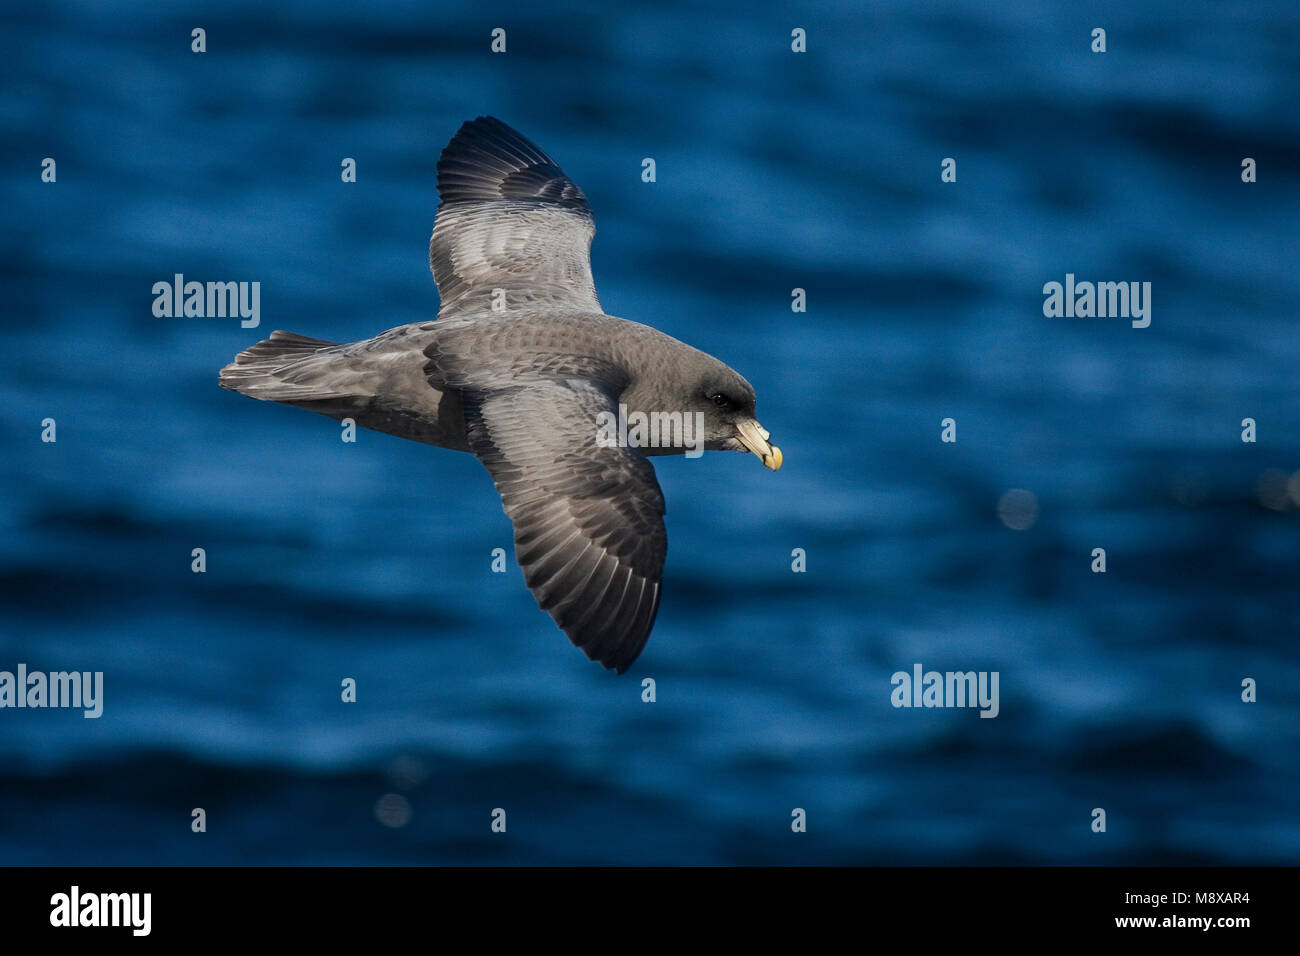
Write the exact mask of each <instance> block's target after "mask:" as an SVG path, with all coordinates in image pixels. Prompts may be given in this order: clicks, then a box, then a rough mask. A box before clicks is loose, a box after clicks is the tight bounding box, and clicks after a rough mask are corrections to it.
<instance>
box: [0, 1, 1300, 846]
mask: <svg viewBox="0 0 1300 956" xmlns="http://www.w3.org/2000/svg"><path fill="white" fill-rule="evenodd" d="M761 8H762V5H753V4H745V3H734V2H733V3H727V4H721V3H716V2H703V0H701V2H664V3H655V4H652V5H649V6H644V5H642V6H639V7H629V8H628V9H626V10H619V9H616V8H615V7H614V6H612V5H602V4H593V5H591V6H589V7H583V6H577V5H569V4H551V3H548V4H535V3H523V2H518V3H483V4H472V5H468V4H467V5H463V6H451V5H446V4H439V3H427V2H401V3H385V4H347V3H341V2H335V0H328V2H325V0H310V2H306V0H297V2H288V3H277V4H274V5H268V4H263V3H260V2H257V3H253V2H234V3H199V4H186V5H179V4H166V3H164V4H157V3H142V2H137V3H116V4H103V3H91V2H70V0H57V2H50V3H42V4H22V5H20V4H15V3H10V4H5V5H4V7H3V15H2V16H3V19H2V21H0V23H2V27H3V30H2V33H3V40H2V41H0V42H2V43H3V57H0V77H2V78H3V84H2V91H0V127H2V128H3V134H4V135H3V138H2V139H0V160H2V163H3V176H2V177H0V204H2V205H3V208H4V229H3V231H2V232H0V274H2V275H3V288H4V293H5V309H4V318H3V321H4V348H3V349H2V350H0V406H2V407H3V411H2V412H0V447H3V456H2V458H0V502H3V503H2V504H0V523H2V525H3V535H2V536H0V596H2V600H3V615H2V617H0V669H8V670H13V669H14V667H15V665H16V664H17V663H18V662H25V663H26V664H27V665H28V667H29V668H32V669H42V670H63V669H77V670H102V671H103V672H104V675H105V677H104V680H105V703H104V714H103V716H102V718H100V719H98V720H86V719H83V718H82V716H81V714H80V712H77V711H55V710H46V711H33V710H21V711H19V710H3V711H0V863H3V864H15V863H17V864H47V863H58V864H153V863H181V864H207V863H221V864H225V863H311V864H334V863H339V864H352V863H384V864H386V863H489V864H491V863H616V864H672V863H692V864H717V863H767V864H794V863H900V864H911V863H962V864H967V863H1183V862H1204V863H1261V862H1262V863H1296V862H1300V817H1298V814H1297V796H1296V795H1297V792H1300V768H1298V767H1297V759H1296V757H1297V745H1298V744H1300V653H1297V635H1298V634H1300V588H1297V568H1298V565H1297V558H1298V557H1300V473H1298V471H1297V470H1298V469H1300V442H1298V441H1297V437H1298V436H1300V402H1298V401H1297V398H1298V396H1297V388H1296V377H1297V376H1296V373H1297V369H1298V368H1300V335H1297V328H1296V321H1297V311H1298V310H1297V306H1298V305H1300V274H1298V272H1297V269H1296V261H1297V252H1298V251H1300V250H1298V248H1297V238H1300V227H1298V226H1297V219H1296V213H1297V208H1300V202H1298V200H1300V178H1298V173H1300V112H1297V110H1296V105H1295V104H1296V93H1297V81H1298V80H1300V10H1297V7H1296V5H1295V4H1294V3H1293V2H1291V0H1284V2H1276V3H1268V2H1251V3H1241V4H1222V3H1198V2H1187V0H1178V2H1173V0H1160V2H1150V0H1146V2H1142V3H1137V4H1133V3H1129V2H1118V0H1116V2H1106V3H1077V4H1052V3H1042V4H1039V3H1028V2H1013V3H999V4H982V3H958V2H932V3H899V2H893V3H881V4H856V3H848V2H812V3H805V4H801V5H799V6H798V7H797V8H791V9H787V10H784V11H780V12H777V11H770V12H769V11H765V10H763V9H761ZM1097 26H1101V27H1104V28H1105V29H1106V30H1107V46H1108V50H1107V52H1106V53H1105V54H1104V55H1100V54H1094V53H1092V52H1091V51H1090V42H1091V41H1090V33H1091V30H1092V29H1093V28H1094V27H1097ZM194 27H203V28H204V29H206V31H207V52H206V53H204V54H196V53H193V52H191V50H190V31H191V29H192V28H194ZM494 27H504V28H505V29H506V30H507V53H506V54H505V55H493V54H491V53H490V52H489V42H490V36H489V34H490V31H491V30H492V28H494ZM795 27H802V28H804V29H805V30H806V31H807V37H808V40H807V45H808V52H807V53H805V54H794V53H792V52H791V49H790V42H791V40H790V32H791V30H792V29H793V28H795ZM481 114H492V115H496V116H498V117H500V118H502V119H503V120H505V121H506V122H508V123H510V124H512V125H514V126H516V127H517V128H519V129H520V130H521V131H523V132H524V133H525V135H527V136H529V137H531V138H532V139H534V140H536V141H537V142H538V143H539V144H540V145H541V146H542V147H543V148H544V149H546V150H547V151H548V152H550V153H551V154H552V155H553V156H554V157H555V158H556V159H557V160H558V161H559V162H560V163H561V164H562V165H563V166H564V168H565V170H566V171H567V172H568V173H569V174H570V175H571V176H572V177H573V178H574V179H575V180H576V181H577V182H578V183H579V184H580V185H581V186H582V188H583V189H584V190H585V192H586V194H587V196H588V197H589V199H590V201H591V204H592V207H593V208H594V210H595V214H596V219H597V224H598V230H599V231H598V234H597V237H596V242H595V245H594V250H593V262H594V271H595V276H596V284H597V289H598V292H599V294H600V298H601V301H602V303H603V305H604V306H605V308H606V310H607V311H608V312H610V313H611V314H614V315H620V316H624V317H627V318H632V319H636V320H638V321H643V322H647V323H649V324H652V325H655V326H657V327H658V328H660V329H663V330H664V331H666V332H667V333H669V334H671V335H674V336H676V337H678V338H681V339H684V340H686V341H688V342H690V343H692V344H694V345H696V346H698V347H700V348H703V349H705V350H707V351H710V352H712V353H714V354H716V355H717V356H719V357H720V358H722V359H723V360H724V361H727V362H728V363H730V364H731V365H733V366H734V367H735V368H737V369H739V370H740V371H741V372H742V373H744V374H745V375H746V376H747V377H748V378H749V379H750V381H752V382H753V383H754V385H755V387H756V389H757V391H758V394H759V413H760V419H761V420H762V421H763V423H764V424H765V425H766V426H767V427H768V428H769V429H771V431H772V433H773V438H774V440H775V441H777V442H778V443H779V444H780V446H781V447H782V449H783V450H784V452H785V459H786V465H785V468H784V470H782V471H781V472H780V473H779V474H772V473H769V472H768V471H766V470H765V469H763V468H762V467H761V466H760V465H759V464H758V462H757V461H756V460H755V459H753V458H752V457H751V456H741V455H719V454H711V455H706V456H705V457H704V458H702V459H700V460H698V461H688V460H685V459H672V460H665V459H659V460H658V462H657V470H658V474H659V480H660V482H661V484H662V485H663V488H664V492H665V495H666V497H667V500H668V503H669V512H668V530H669V539H670V547H669V553H668V563H667V569H666V577H665V590H664V599H663V604H662V607H661V610H660V613H659V618H658V623H657V625H656V628H655V631H654V634H653V636H652V638H651V640H650V643H649V644H648V645H647V648H646V651H645V653H644V655H643V656H642V658H641V660H640V661H639V662H638V663H637V664H636V665H635V666H634V667H633V669H632V670H631V671H630V672H629V673H628V674H627V675H625V676H624V677H622V678H618V677H615V676H614V675H612V674H609V673H606V672H603V671H602V670H601V669H600V668H599V667H597V666H596V665H593V664H590V663H588V662H587V661H586V660H585V659H584V658H583V656H582V655H581V654H580V653H579V652H578V651H577V650H575V649H574V648H572V647H571V646H570V645H569V643H568V641H567V639H566V638H565V637H564V636H563V635H562V634H560V633H559V632H558V631H557V630H556V629H555V628H554V626H553V625H552V624H551V622H550V619H549V618H548V617H547V616H546V615H545V614H543V613H541V612H540V611H538V610H537V608H536V606H535V604H534V601H533V598H532V597H531V596H530V594H529V593H528V592H527V590H526V589H525V588H524V586H523V581H522V577H521V575H520V573H519V572H518V570H517V568H516V567H515V566H514V562H513V550H512V548H511V543H510V528H509V524H508V522H507V520H506V518H505V517H504V515H503V514H502V512H501V509H500V505H499V502H498V499H497V497H496V495H495V493H494V491H493V489H492V485H491V482H490V481H489V479H488V476H487V474H486V472H484V471H483V469H482V468H481V466H480V465H479V464H478V463H477V462H476V461H475V460H474V459H473V458H472V457H470V456H468V455H459V454H456V453H452V452H448V451H443V450H438V449H431V448H428V447H425V446H421V445H417V444H414V443H409V442H404V441H401V440H399V439H396V438H391V437H388V436H383V435H379V434H377V433H373V432H364V431H363V432H361V433H360V434H359V438H358V441H357V442H356V444H354V445H347V444H343V443H342V442H340V440H339V428H338V425H337V424H336V423H334V422H331V421H329V420H327V419H324V418H321V417H318V416H314V415H310V414H307V413H305V412H302V411H299V410H296V409H291V408H287V407H281V406H272V405H269V404H258V403H254V402H252V401H249V400H248V399H246V398H243V397H241V396H238V395H235V394H232V393H229V392H225V391H222V390H221V389H219V388H218V387H217V370H218V369H219V368H220V367H221V366H222V365H223V364H225V363H226V362H228V361H229V360H230V358H231V357H232V356H233V355H234V354H235V353H236V352H238V351H239V350H240V349H242V348H245V347H247V346H248V345H250V344H252V343H253V342H255V341H256V340H258V339H259V338H264V337H265V336H266V335H267V334H268V333H269V332H270V331H271V330H272V329H276V328H284V329H290V330H293V331H297V332H301V333H304V334H307V335H311V336H316V337H321V338H327V339H333V340H338V341H351V340H355V339H359V338H365V337H369V336H371V335H373V334H375V333H377V332H379V331H381V330H383V329H386V328H390V327H392V326H396V325H400V324H403V323H407V322H412V321H417V320H423V319H428V318H430V317H432V316H433V315H434V314H435V313H436V309H437V296H436V291H435V288H434V285H433V282H432V279H431V277H430V276H429V274H428V271H427V264H426V243H427V240H428V235H429V232H430V229H431V226H432V223H433V216H434V211H435V208H436V205H437V197H436V192H435V188H434V185H435V180H434V164H435V162H436V160H437V156H438V153H439V151H440V149H441V148H442V146H443V145H444V144H445V142H446V141H447V139H448V138H449V137H450V136H451V135H452V133H453V132H454V131H455V130H456V128H457V127H458V126H459V124H460V123H461V122H463V121H464V120H466V119H469V118H472V117H474V116H478V115H481ZM47 156H48V157H53V158H55V159H56V161H57V164H58V166H57V175H58V180H57V183H55V184H45V183H42V182H41V181H40V163H41V160H42V159H43V158H44V157H47ZM1248 156H1249V157H1252V158H1254V159H1256V160H1257V162H1258V168H1259V181H1258V182H1257V183H1255V184H1253V185H1247V184H1243V183H1242V181H1241V178H1240V164H1241V160H1242V158H1243V157H1248ZM344 157H353V158H355V159H356V162H357V170H358V180H357V182H356V183H355V184H343V183H342V182H341V181H340V162H341V161H342V159H343V158H344ZM645 157H653V158H654V159H655V160H656V163H657V182H655V183H653V184H647V183H643V182H642V181H641V175H640V174H641V161H642V159H643V158H645ZM944 157H953V158H955V159H957V162H958V167H957V168H958V181H957V183H955V184H942V183H941V182H940V178H939V173H940V161H941V160H942V159H943V158H944ZM1067 272H1071V273H1074V274H1075V275H1076V276H1078V278H1079V279H1081V280H1083V279H1089V280H1114V281H1150V282H1152V283H1153V296H1152V300H1153V301H1152V306H1153V308H1152V322H1151V326H1150V327H1149V328H1147V329H1134V328H1132V327H1130V325H1129V323H1128V322H1127V321H1125V320H1123V319H1098V318H1093V319H1078V318H1046V317H1044V315H1043V312H1042V304H1043V294H1042V286H1043V284H1044V283H1045V282H1049V281H1053V280H1055V281H1063V279H1064V277H1065V274H1066V273H1067ZM175 273H183V274H184V275H185V276H186V277H187V278H191V279H198V280H200V281H203V280H223V281H226V280H229V281H240V280H243V281H259V282H260V283H261V321H262V324H261V327H260V328H258V329H243V328H240V326H239V323H238V320H235V319H175V318H173V319H160V318H156V317H154V315H153V314H152V311H151V306H152V301H153V296H152V292H151V288H152V285H153V283H154V282H156V281H159V280H170V279H171V277H172V276H173V275H174V274H175ZM796 287H799V288H803V289H805V290H806V292H807V303H808V305H807V312H806V313H803V314H795V313H792V311H791V308H790V301H791V290H792V289H794V288H796ZM47 417H49V418H54V419H55V420H56V421H57V427H58V441H57V443H56V444H44V443H42V442H41V441H40V440H39V435H40V422H41V420H42V419H44V418H47ZM945 417H952V418H954V419H955V420H956V422H957V436H958V441H957V443H956V444H944V443H941V442H940V440H939V432H940V421H941V419H943V418H945ZM1247 417H1250V418H1254V419H1255V420H1256V421H1257V427H1258V441H1257V442H1256V443H1254V444H1246V443H1243V442H1242V441H1241V438H1240V434H1241V421H1242V419H1243V418H1247ZM1013 488H1021V489H1026V490H1028V491H1030V492H1032V494H1033V495H1034V496H1035V500H1036V502H1037V514H1036V520H1035V521H1034V523H1033V524H1032V526H1030V527H1028V528H1027V529H1025V530H1013V529H1011V528H1009V527H1007V525H1006V524H1005V523H1004V522H1003V521H1002V520H1000V518H999V513H998V502H999V500H1000V499H1001V498H1002V496H1003V495H1004V494H1005V493H1006V492H1007V491H1008V490H1010V489H1013ZM196 547H203V548H205V549H206V551H207V571H206V573H204V574H194V573H191V571H190V561H191V558H190V554H191V550H192V549H193V548H196ZM496 547H504V548H506V550H507V551H508V552H510V553H511V556H512V559H511V569H510V572H509V573H508V574H504V575H503V574H493V573H491V572H490V560H491V558H490V553H491V551H492V549H493V548H496ZM1097 547H1103V548H1105V549H1106V552H1107V563H1108V570H1107V572H1106V573H1105V574H1094V573H1092V572H1091V571H1090V564H1091V562H1092V557H1091V552H1092V549H1093V548H1097ZM795 548H803V549H805V551H806V554H807V572H806V573H803V574H796V573H792V571H791V560H792V558H791V552H792V550H793V549H795ZM918 662H919V663H922V664H923V665H924V666H925V667H926V668H927V669H930V668H934V669H937V670H970V669H974V670H996V671H998V672H999V673H1000V675H1001V679H1000V689H1001V712H1000V714H999V716H998V717H997V718H996V719H993V720H987V719H985V720H982V719H979V718H978V717H977V715H976V712H975V711H972V710H912V709H895V708H893V707H892V706H891V704H890V691H891V685H890V676H891V674H893V673H894V672H895V671H898V670H907V671H910V670H911V668H912V665H913V664H915V663H918ZM345 677H352V678H355V679H356V681H357V683H358V701H357V702H356V703H355V704H343V703H342V702H341V701H340V681H341V680H342V679H343V678H345ZM645 677H652V678H654V679H655V681H656V682H657V702H655V703H653V704H647V703H643V702H642V700H641V684H640V681H641V680H642V679H643V678H645ZM1246 677H1252V678H1254V679H1256V680H1257V681H1258V682H1259V692H1258V693H1259V701H1258V703H1255V704H1245V703H1242V702H1241V700H1240V693H1241V688H1240V684H1241V681H1242V679H1244V678H1246ZM385 795H389V796H387V797H386V796H385ZM392 795H396V796H392ZM194 807H203V808H204V809H205V810H206V811H207V818H208V832H207V833H206V834H202V835H198V834H194V833H191V832H190V811H191V809H192V808H194ZM496 807H502V808H505V809H506V810H507V813H508V833H507V835H505V836H501V835H494V834H492V833H491V832H490V830H489V823H490V813H491V811H492V810H493V808H496ZM796 807H799V808H804V809H805V810H806V811H807V814H808V821H809V822H808V832H807V833H805V834H798V835H797V834H794V833H792V832H791V828H790V820H791V811H792V809H793V808H796ZM1094 807H1102V808H1105V809H1106V811H1107V813H1108V832H1107V833H1106V834H1105V835H1104V836H1102V835H1098V834H1094V833H1092V832H1091V830H1090V827H1089V824H1090V821H1091V817H1090V812H1091V811H1092V809H1093V808H1094ZM381 818H382V820H381Z"/></svg>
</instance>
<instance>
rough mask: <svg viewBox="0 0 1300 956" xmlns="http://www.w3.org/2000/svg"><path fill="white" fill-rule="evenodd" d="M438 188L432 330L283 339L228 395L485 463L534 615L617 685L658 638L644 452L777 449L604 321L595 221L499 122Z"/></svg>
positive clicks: (455, 144)
mask: <svg viewBox="0 0 1300 956" xmlns="http://www.w3.org/2000/svg"><path fill="white" fill-rule="evenodd" d="M438 194H439V197H440V200H441V201H440V203H439V205H438V214H437V217H436V219H435V220H434V226H433V238H432V239H431V240H430V242H429V265H430V267H431V269H432V270H433V277H434V280H435V281H436V282H437V284H438V294H439V296H440V298H441V305H440V308H439V310H438V318H437V320H436V321H432V322H416V323H413V324H410V325H403V326H400V327H398V328H395V329H390V330H389V331H387V332H383V333H381V334H379V335H377V336H375V337H374V338H371V339H365V340H363V341H360V342H352V343H348V344H339V343H335V342H326V341H323V340H321V339H313V338H307V337H306V336H302V335H295V334H294V333H292V332H281V331H277V332H273V333H271V337H270V338H269V339H267V340H266V341H263V342H258V343H257V344H256V345H254V346H252V347H251V348H249V349H246V350H245V351H243V352H241V353H239V355H237V356H236V357H235V360H234V361H233V362H232V363H231V364H229V365H227V366H226V367H225V368H223V369H222V370H221V377H220V384H221V386H222V387H223V388H228V389H231V390H233V391H236V392H239V393H241V394H243V395H247V396H249V397H251V398H256V399H261V400H264V401H274V402H282V403H284V404H286V405H294V406H296V407H298V408H305V409H308V410H310V411H314V412H319V413H320V414H322V415H328V416H329V417H331V418H335V419H340V420H341V419H344V418H351V419H352V420H353V421H355V422H356V424H358V425H361V426H363V427H366V428H372V429H375V430H376V431H381V432H387V433H388V434H390V435H397V436H399V437H401V438H409V439H411V440H413V441H418V442H424V443H426V444H429V445H437V446H438V447H441V448H450V449H454V450H456V451H466V452H470V453H471V454H473V455H475V456H476V457H477V458H478V459H479V461H481V462H482V463H483V465H484V466H485V467H486V468H487V470H488V473H489V474H490V475H491V476H492V480H493V482H494V483H495V484H496V489H497V492H498V493H499V494H500V496H501V502H502V505H503V507H504V509H505V513H506V515H507V516H508V517H509V518H510V520H511V522H512V523H513V525H514V537H515V555H516V557H517V559H518V561H519V566H520V567H521V568H522V569H523V572H524V580H525V582H526V583H527V585H528V588H529V589H530V590H531V591H532V592H533V596H534V597H535V598H536V599H537V603H538V605H539V606H540V607H541V608H542V609H543V610H545V611H547V612H549V613H550V615H551V617H552V618H554V619H555V623H556V624H557V625H559V627H560V629H561V630H563V631H564V633H565V634H567V635H568V636H569V638H570V640H572V641H573V643H574V644H575V645H577V646H578V647H579V648H581V649H582V651H583V653H585V654H586V655H587V657H588V658H590V659H591V660H594V661H598V662H600V663H601V664H602V665H604V666H605V667H607V668H611V669H614V670H616V671H617V672H618V673H620V674H621V673H623V672H624V671H625V670H627V668H628V667H629V666H630V665H631V663H632V662H633V661H634V660H636V658H637V655H639V654H640V653H641V649H642V648H643V647H644V646H645V642H646V639H647V638H648V637H649V636H650V629H651V628H652V627H653V626H654V620H655V615H656V613H657V612H658V609H659V590H660V580H661V578H662V574H663V566H664V557H665V555H666V553H667V549H668V536H667V533H666V532H665V530H664V497H663V493H662V492H661V491H660V489H659V482H658V481H657V480H656V479H655V473H654V468H653V467H652V466H651V464H650V462H649V461H648V460H647V459H648V456H654V455H666V454H683V453H685V454H688V455H689V454H692V452H694V454H698V453H699V452H700V451H702V450H703V449H709V450H722V451H745V452H752V453H753V454H754V455H756V456H758V458H759V459H760V460H761V461H762V462H763V464H764V465H766V466H767V467H768V468H770V469H772V470H773V471H775V470H776V469H778V468H780V467H781V461H782V456H781V450H780V449H779V448H777V447H776V446H775V445H772V444H770V443H769V441H768V439H769V437H770V436H769V434H768V432H767V430H766V429H764V428H763V427H762V426H761V425H760V424H759V423H758V421H757V420H756V419H755V417H754V389H753V388H752V387H751V386H750V384H749V382H747V381H745V379H744V378H743V377H741V376H740V374H739V373H737V372H736V371H734V370H733V369H731V368H730V367H728V366H727V365H725V364H723V363H722V362H720V361H718V360H717V359H716V358H714V357H713V356H711V355H708V354H706V353H704V352H701V351H699V350H698V349H694V348H691V347H690V346H689V345H686V344H685V343H683V342H679V341H677V340H676V339H674V338H671V337H669V336H667V335H664V334H663V333H662V332H659V331H657V330H655V329H652V328H650V327H649V326H645V325H641V324H639V323H636V322H629V321H627V320H626V319H619V318H615V317H613V316H610V315H606V314H605V313H604V310H603V309H602V308H601V306H600V302H598V301H597V299H596V290H595V286H594V284H593V282H592V278H591V258H590V248H591V239H592V236H594V235H595V232H596V225H595V220H594V219H593V218H592V214H591V207H590V206H589V205H588V204H587V198H586V196H584V195H583V193H582V190H581V189H579V188H578V186H577V184H575V183H574V182H573V180H571V179H569V177H568V176H566V175H565V174H564V172H563V170H561V169H560V167H559V166H558V165H557V164H556V163H555V161H554V160H553V159H551V158H550V157H549V156H547V155H546V154H545V153H544V152H542V150H541V149H539V148H538V147H537V146H536V145H534V144H533V143H532V142H530V141H529V140H527V139H525V138H524V137H523V136H522V135H520V134H519V133H518V132H516V131H515V130H513V129H511V128H510V127H509V126H507V125H506V124H505V123H503V122H501V121H500V120H498V119H494V118H492V117H487V116H482V117H479V118H478V119H475V120H471V121H469V122H467V123H465V124H464V125H462V126H461V128H460V130H459V131H457V133H456V135H455V136H454V137H453V138H452V140H451V142H450V143H448V144H447V148H446V149H444V150H443V152H442V156H441V157H440V159H439V161H438ZM638 414H639V415H640V416H641V418H640V419H637V415H638ZM647 422H650V423H651V425H652V426H653V425H654V424H656V423H657V424H660V425H662V426H663V427H662V429H656V428H654V427H650V428H649V429H647V428H646V427H645V425H646V423H647ZM629 423H632V427H630V428H629V427H628V424H629ZM679 423H680V424H679ZM692 423H698V424H697V427H695V428H692V427H691V426H692ZM638 426H640V427H638ZM665 434H668V435H669V439H668V440H664V436H665Z"/></svg>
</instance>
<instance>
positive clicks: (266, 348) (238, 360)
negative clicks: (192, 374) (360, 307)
mask: <svg viewBox="0 0 1300 956" xmlns="http://www.w3.org/2000/svg"><path fill="white" fill-rule="evenodd" d="M337 348H338V343H337V342H326V341H325V340H324V339H311V338H308V337H307V336H305V335H296V334H295V333H293V332H278V331H277V332H272V333H271V337H270V338H269V339H266V340H264V341H262V342H258V343H257V344H256V345H254V346H252V347H251V348H247V349H244V351H242V352H240V353H239V354H238V355H236V356H235V360H234V361H233V362H231V363H230V364H229V365H227V366H226V367H225V368H223V369H222V370H221V378H220V382H221V387H222V388H228V389H230V390H231V391H234V392H239V393H240V394H242V395H247V396H249V397H250V398H260V399H262V400H264V401H272V402H291V403H292V402H307V401H319V400H321V399H328V398H334V397H337V396H338V395H339V392H338V389H337V383H331V382H330V379H332V378H334V377H335V376H333V375H332V374H331V372H332V371H333V370H335V369H336V368H337V364H336V363H337V356H338V353H337V351H335V350H336V349H337Z"/></svg>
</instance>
